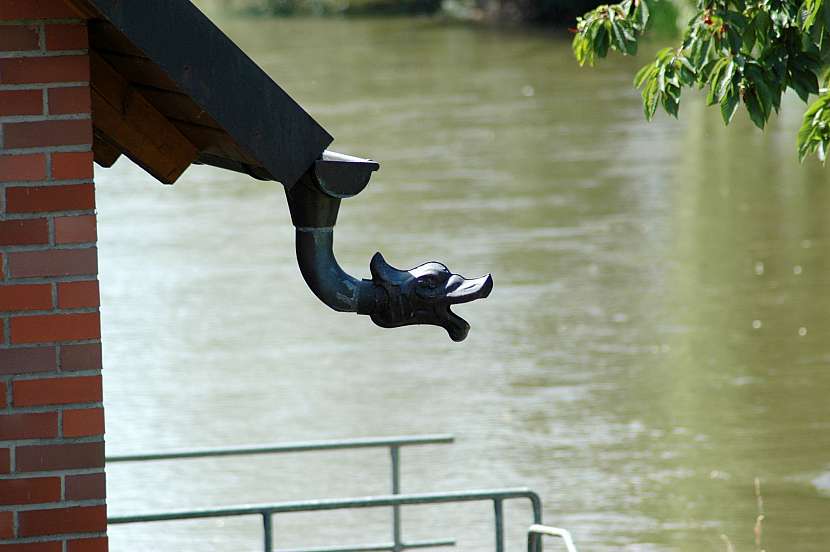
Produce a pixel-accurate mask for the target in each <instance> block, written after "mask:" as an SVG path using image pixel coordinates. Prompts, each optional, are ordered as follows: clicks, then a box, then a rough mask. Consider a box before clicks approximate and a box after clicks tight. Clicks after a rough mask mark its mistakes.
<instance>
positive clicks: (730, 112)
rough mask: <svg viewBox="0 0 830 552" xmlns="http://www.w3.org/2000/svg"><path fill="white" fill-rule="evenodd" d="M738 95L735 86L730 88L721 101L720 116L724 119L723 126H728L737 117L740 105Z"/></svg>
mask: <svg viewBox="0 0 830 552" xmlns="http://www.w3.org/2000/svg"><path fill="white" fill-rule="evenodd" d="M738 100H739V96H738V93H737V92H736V91H735V87H734V86H730V87H729V89H728V90H727V91H726V94H724V96H723V98H722V99H721V101H720V115H721V117H723V124H725V125H728V124H729V123H730V122H731V121H732V117H734V116H735V111H737V109H738V103H739V101H738Z"/></svg>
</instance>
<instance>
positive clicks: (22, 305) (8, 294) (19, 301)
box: [0, 284, 52, 312]
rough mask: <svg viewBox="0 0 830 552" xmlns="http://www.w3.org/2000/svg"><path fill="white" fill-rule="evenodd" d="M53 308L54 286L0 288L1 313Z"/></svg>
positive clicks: (30, 285) (24, 285) (36, 285)
mask: <svg viewBox="0 0 830 552" xmlns="http://www.w3.org/2000/svg"><path fill="white" fill-rule="evenodd" d="M51 308H52V286H50V285H49V284H28V285H27V284H23V285H17V286H0V312H8V311H24V310H47V309H51Z"/></svg>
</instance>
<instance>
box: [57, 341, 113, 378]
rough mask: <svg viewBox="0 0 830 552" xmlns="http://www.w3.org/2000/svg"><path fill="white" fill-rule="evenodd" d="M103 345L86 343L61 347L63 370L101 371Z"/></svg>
mask: <svg viewBox="0 0 830 552" xmlns="http://www.w3.org/2000/svg"><path fill="white" fill-rule="evenodd" d="M102 366H103V364H102V362H101V344H100V343H84V344H82V345H61V370H62V371H64V372H68V371H77V370H100V369H101V368H102Z"/></svg>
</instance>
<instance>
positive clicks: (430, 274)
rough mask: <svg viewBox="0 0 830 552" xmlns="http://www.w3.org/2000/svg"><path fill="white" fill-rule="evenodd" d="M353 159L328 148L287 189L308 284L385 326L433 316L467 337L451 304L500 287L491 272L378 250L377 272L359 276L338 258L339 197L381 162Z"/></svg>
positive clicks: (339, 307) (327, 299)
mask: <svg viewBox="0 0 830 552" xmlns="http://www.w3.org/2000/svg"><path fill="white" fill-rule="evenodd" d="M352 159H356V158H348V157H346V156H339V157H335V158H332V154H329V157H328V158H327V157H326V156H325V155H324V157H323V159H321V160H320V161H318V162H317V163H315V165H314V166H313V167H312V168H311V169H310V170H309V171H308V172H307V173H306V174H305V175H304V176H303V177H302V178H301V179H300V180H299V181H298V182H297V183H296V184H294V185H293V186H291V187H290V188H287V189H286V195H287V197H288V207H289V209H290V210H291V221H292V222H293V224H294V226H295V227H296V229H297V232H296V239H297V244H296V247H297V263H298V264H299V266H300V272H302V275H303V278H304V279H305V281H306V283H307V284H308V287H309V288H311V291H312V292H314V295H316V296H317V297H318V298H319V299H320V300H321V301H322V302H323V303H325V304H326V305H328V306H329V307H331V308H332V309H334V310H336V311H339V312H356V313H358V314H366V315H369V316H371V318H372V321H373V322H374V323H375V324H377V325H378V326H381V327H383V328H396V327H399V326H409V325H412V324H432V325H436V326H441V327H443V328H444V329H446V330H447V333H449V335H450V337H451V338H452V339H453V340H454V341H462V340H464V339H465V338H466V337H467V333H468V332H469V330H470V325H469V324H467V322H466V321H465V320H464V319H462V318H461V317H460V316H458V315H456V314H455V313H454V312H452V311H451V310H450V306H451V305H454V304H457V303H467V302H469V301H474V300H476V299H480V298H483V297H487V296H488V295H489V294H490V291H491V290H492V289H493V278H492V277H491V276H490V275H489V274H488V275H486V276H482V277H481V278H477V279H473V280H468V279H465V278H464V277H462V276H459V275H458V274H453V273H452V272H450V271H449V269H448V268H447V267H446V266H444V265H443V264H441V263H437V262H430V263H425V264H422V265H420V266H417V267H415V268H413V269H410V270H399V269H397V268H394V267H392V266H391V265H389V264H387V263H386V261H385V260H384V259H383V256H382V255H381V254H380V253H375V256H374V257H372V261H371V263H370V265H369V268H370V270H371V273H372V279H371V280H360V279H357V278H355V277H353V276H351V275H349V274H348V273H347V272H346V271H345V270H343V269H342V268H341V267H340V265H339V264H338V263H337V259H336V258H335V256H334V225H335V223H336V222H337V214H338V212H339V210H340V201H341V199H342V198H344V197H351V196H352V195H355V194H356V193H358V192H360V190H362V189H363V187H365V185H366V183H367V182H368V179H369V176H370V174H371V171H373V170H376V169H377V164H376V163H374V162H367V161H365V160H359V159H357V160H355V161H352ZM355 165H357V166H355ZM340 177H342V178H340Z"/></svg>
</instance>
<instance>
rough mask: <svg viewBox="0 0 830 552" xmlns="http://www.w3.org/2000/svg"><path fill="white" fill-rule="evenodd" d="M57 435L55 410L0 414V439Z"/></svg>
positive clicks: (47, 437) (42, 437)
mask: <svg viewBox="0 0 830 552" xmlns="http://www.w3.org/2000/svg"><path fill="white" fill-rule="evenodd" d="M57 436H58V413H57V412H33V413H26V414H5V415H0V440H11V439H49V438H53V437H57Z"/></svg>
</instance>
